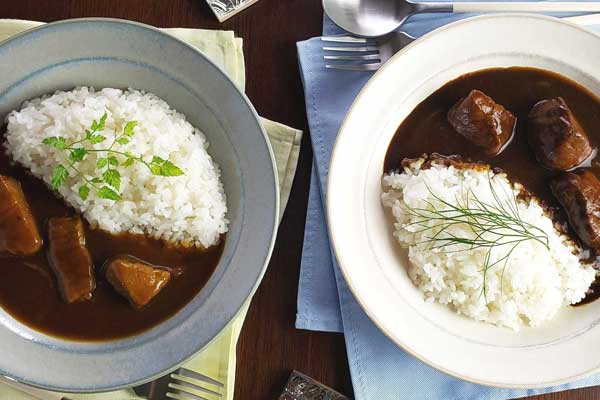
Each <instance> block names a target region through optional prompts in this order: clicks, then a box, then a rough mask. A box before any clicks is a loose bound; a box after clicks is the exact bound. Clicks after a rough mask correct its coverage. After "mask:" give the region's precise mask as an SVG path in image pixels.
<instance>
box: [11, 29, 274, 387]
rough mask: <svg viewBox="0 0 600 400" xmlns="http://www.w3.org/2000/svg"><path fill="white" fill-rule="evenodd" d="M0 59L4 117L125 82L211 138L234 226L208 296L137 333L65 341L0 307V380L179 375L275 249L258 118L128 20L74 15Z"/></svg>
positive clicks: (187, 58)
mask: <svg viewBox="0 0 600 400" xmlns="http://www.w3.org/2000/svg"><path fill="white" fill-rule="evenodd" d="M0 64H1V65H2V66H3V68H2V74H1V75H0V117H2V119H4V117H5V116H6V114H7V113H8V112H10V111H11V110H13V109H15V108H19V107H20V105H21V103H22V102H23V101H25V100H28V99H31V98H34V97H39V96H40V95H43V94H48V93H52V92H54V91H55V90H59V89H60V90H69V89H72V88H74V87H75V86H82V85H85V86H93V87H96V88H102V87H117V88H127V87H132V88H136V89H141V90H145V91H149V92H152V93H155V94H156V95H158V96H159V97H161V98H163V99H164V100H165V101H167V103H169V104H170V105H171V106H172V107H174V108H175V109H177V110H178V111H180V112H181V113H183V114H184V115H185V116H186V117H187V119H188V120H189V121H190V122H191V123H192V124H193V125H194V126H196V127H198V128H199V129H200V130H202V131H203V132H204V133H205V134H206V136H207V137H208V140H209V141H210V144H211V147H210V152H211V155H212V156H213V158H214V159H215V161H216V162H217V163H218V164H219V165H220V166H221V169H222V180H223V183H224V185H225V192H226V194H227V206H228V210H229V211H228V218H229V220H230V221H231V222H230V230H229V233H228V236H227V239H226V244H225V249H224V253H223V256H222V258H221V261H220V263H219V265H218V266H217V269H216V271H215V273H214V274H213V276H212V277H211V279H210V280H209V281H208V283H207V285H206V286H205V287H204V289H202V290H201V291H200V292H199V294H198V295H197V296H196V297H195V298H194V299H193V300H192V301H191V302H190V303H189V304H188V305H187V306H186V307H184V308H183V309H182V310H181V311H179V312H178V313H177V314H175V315H174V316H173V317H172V318H170V319H168V320H167V321H165V322H163V323H162V324H160V325H158V326H156V327H155V328H153V329H151V330H149V331H147V332H145V333H143V334H140V335H138V336H133V337H130V338H126V339H123V340H117V341H111V342H95V343H84V342H73V341H67V340H62V339H57V338H54V337H50V336H47V335H45V334H43V333H40V332H37V331H35V330H33V329H30V328H28V327H27V326H25V325H22V324H21V323H19V322H18V321H16V320H14V319H13V318H12V317H11V316H10V315H9V314H7V313H6V312H4V311H1V310H0V354H1V355H2V356H1V357H0V374H2V375H6V376H9V377H11V378H14V379H17V380H19V381H21V382H24V383H27V384H30V385H33V386H37V387H42V388H46V389H50V390H57V391H66V392H96V391H107V390H112V389H117V388H122V387H126V386H132V385H134V384H139V383H142V382H145V381H148V380H151V379H153V378H155V377H157V376H159V375H161V374H162V373H165V372H167V371H169V370H171V369H174V368H175V367H177V366H178V365H180V364H182V363H183V362H184V361H186V360H187V359H188V358H190V357H191V356H193V355H194V354H195V353H197V352H199V351H200V350H202V349H203V348H204V347H205V346H206V345H207V344H208V343H209V342H210V341H211V340H212V339H213V338H215V337H216V336H217V335H218V334H219V332H221V331H222V330H223V329H224V328H225V327H226V326H227V324H228V323H229V322H230V321H231V320H232V319H233V318H234V317H235V315H236V314H237V312H238V311H239V310H240V308H241V307H242V305H243V304H244V302H245V301H246V300H247V299H248V298H249V297H250V296H251V295H252V294H253V292H254V290H255V289H256V287H257V286H258V284H259V282H260V280H261V278H262V276H263V273H264V271H265V268H266V265H267V263H268V260H269V257H270V254H271V251H272V248H273V242H274V237H275V233H276V225H277V218H278V215H279V194H278V185H277V174H276V170H275V164H274V162H273V154H272V151H271V148H270V145H269V142H268V139H267V137H266V136H265V133H264V131H263V129H262V127H261V124H260V122H259V119H258V115H257V113H256V111H255V110H254V108H253V107H252V105H251V104H250V102H249V101H248V99H247V98H246V96H245V95H244V94H243V93H241V92H240V91H239V90H238V89H237V88H236V86H235V85H234V83H233V82H232V81H231V80H230V79H229V78H228V77H227V76H226V75H225V74H224V73H223V71H221V70H220V69H219V68H218V67H217V66H215V65H214V64H213V63H212V62H211V61H209V60H208V59H207V58H206V56H204V55H203V54H202V53H200V52H199V51H197V50H196V49H194V48H193V47H191V46H189V45H187V44H186V43H184V42H182V41H180V40H178V39H175V38H173V37H172V36H170V35H168V34H165V33H163V32H161V31H159V30H157V29H155V28H152V27H149V26H146V25H142V24H138V23H133V22H128V21H121V20H112V19H78V20H69V21H62V22H57V23H52V24H48V25H44V26H41V27H39V28H35V29H32V30H29V31H27V32H24V33H22V34H20V35H17V36H15V37H13V38H11V39H9V40H7V41H5V42H3V43H1V44H0ZM56 318H60V315H57V316H56ZM90 318H93V315H91V316H90Z"/></svg>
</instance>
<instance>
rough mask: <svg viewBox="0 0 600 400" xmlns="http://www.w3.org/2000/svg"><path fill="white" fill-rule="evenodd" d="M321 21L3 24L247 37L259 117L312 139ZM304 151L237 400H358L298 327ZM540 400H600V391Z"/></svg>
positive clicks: (301, 7)
mask: <svg viewBox="0 0 600 400" xmlns="http://www.w3.org/2000/svg"><path fill="white" fill-rule="evenodd" d="M322 15H323V10H322V8H321V1H320V0H260V1H259V3H258V4H256V5H254V6H252V7H251V8H249V9H248V10H246V11H243V12H242V13H241V14H239V15H237V16H235V17H233V18H232V19H230V20H229V21H227V22H225V23H224V24H219V23H218V22H217V21H216V19H215V18H214V17H213V15H212V14H211V12H210V10H209V8H208V6H207V5H206V4H205V3H204V0H1V1H0V18H19V19H30V20H37V21H47V22H49V21H56V20H60V19H66V18H78V17H92V16H95V17H114V18H126V19H131V20H135V21H139V22H144V23H147V24H152V25H155V26H159V27H187V28H209V29H229V30H234V31H235V33H236V34H237V35H238V36H240V37H242V38H244V52H245V56H246V65H247V74H248V79H247V82H248V84H247V93H248V95H249V96H250V99H251V100H252V101H253V103H254V105H255V106H256V108H257V110H258V112H259V113H260V114H261V115H262V116H264V117H267V118H270V119H273V120H275V121H279V122H282V123H285V124H288V125H290V126H293V127H295V128H300V129H303V130H304V131H305V132H306V131H307V123H306V114H305V111H304V99H303V93H302V85H301V83H300V78H299V74H298V65H297V59H296V46H295V43H296V42H297V41H299V40H303V39H307V38H310V37H313V36H317V35H319V33H320V31H321V22H322ZM302 146H303V148H302V153H301V157H300V163H299V166H298V173H297V176H296V181H295V184H294V189H293V191H292V195H291V198H290V202H289V204H288V208H287V211H286V213H285V217H284V220H283V223H282V224H281V227H280V230H279V237H278V242H277V246H276V248H275V252H274V253H273V258H272V260H271V264H270V266H269V270H268V272H267V274H266V276H265V278H264V280H263V282H262V284H261V286H260V288H259V290H258V293H257V294H256V296H255V297H254V300H253V302H252V306H251V308H250V312H249V314H248V318H247V320H246V323H245V325H244V329H243V331H242V336H241V338H240V342H239V347H238V368H237V381H236V390H235V393H236V394H235V398H236V399H239V400H255V399H265V400H273V399H276V398H277V397H278V395H279V393H280V392H281V390H282V388H283V386H284V384H285V381H286V380H287V378H288V376H289V374H290V372H291V371H292V370H293V369H297V370H300V371H302V372H304V373H306V374H308V375H310V376H312V377H314V378H316V379H318V380H320V381H321V382H323V383H325V384H327V385H329V386H331V387H333V388H335V389H337V390H339V391H340V392H342V393H345V394H348V395H351V394H352V385H351V382H350V374H349V370H348V363H347V359H346V352H345V346H344V339H343V336H342V335H341V334H330V333H319V332H309V331H300V330H296V329H295V328H294V319H295V315H296V295H297V287H298V274H299V270H300V254H301V250H302V240H303V236H304V218H305V215H306V203H307V195H308V184H309V176H310V166H311V158H312V152H311V149H310V141H309V137H308V135H305V137H304V141H303V143H302ZM399 396H401V394H399ZM398 398H400V397H398ZM535 399H536V400H542V399H543V400H567V399H569V400H572V399H589V400H591V399H600V387H598V388H588V389H582V390H575V391H570V392H563V393H557V394H551V395H546V396H539V397H536V398H535ZM374 400H384V399H374Z"/></svg>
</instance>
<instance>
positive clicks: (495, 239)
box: [404, 178, 550, 302]
mask: <svg viewBox="0 0 600 400" xmlns="http://www.w3.org/2000/svg"><path fill="white" fill-rule="evenodd" d="M489 185H490V191H491V194H492V200H491V202H485V201H482V200H480V199H479V198H478V197H477V196H476V195H475V193H474V192H473V190H472V189H469V190H467V191H462V190H461V195H460V196H456V197H455V203H451V202H449V201H446V200H444V199H442V198H441V197H440V196H438V195H436V194H435V193H433V191H432V190H431V188H430V187H429V186H427V189H428V191H429V193H430V195H431V196H432V197H433V201H427V202H426V205H427V207H426V208H413V207H409V206H406V205H405V207H404V211H405V212H406V213H407V214H408V215H410V216H412V217H413V218H415V220H414V221H413V222H410V223H408V224H405V225H404V227H409V226H416V227H418V229H417V231H415V232H414V233H425V234H428V236H426V240H424V241H422V242H420V243H418V244H426V245H427V246H428V247H429V248H430V249H441V250H442V251H443V252H447V253H452V252H463V251H472V250H475V249H487V250H486V252H485V256H484V259H483V265H482V269H481V272H482V273H483V288H482V294H483V295H484V296H486V282H487V272H488V271H489V270H490V269H491V268H493V267H496V266H499V265H502V268H503V270H502V274H501V282H500V285H501V290H502V281H503V278H504V271H505V270H506V266H507V263H508V260H509V258H510V256H511V255H512V253H513V252H514V250H515V249H516V248H517V247H518V246H519V245H520V244H521V243H523V242H525V241H529V240H534V241H537V242H539V243H540V244H542V245H543V246H544V247H546V248H547V249H549V246H550V245H549V241H548V235H547V234H546V232H544V231H543V230H542V229H540V228H539V227H537V226H535V225H533V224H530V223H528V222H526V221H524V220H523V219H522V218H521V216H520V215H519V207H518V203H517V197H516V196H515V194H514V193H512V192H511V193H506V191H505V190H504V188H503V192H504V200H503V199H502V198H501V196H500V195H499V193H498V192H497V191H496V188H494V185H493V184H492V180H491V178H490V180H489ZM432 221H433V222H434V223H433V224H432V223H431V222H432ZM457 225H462V226H465V227H467V232H468V234H465V235H464V236H463V235H456V234H455V233H453V232H452V231H451V230H450V228H452V227H454V226H457ZM451 246H454V247H451ZM498 247H505V248H506V251H505V253H504V254H503V256H502V257H500V258H499V259H498V260H495V261H493V260H492V249H494V248H498ZM486 302H487V296H486Z"/></svg>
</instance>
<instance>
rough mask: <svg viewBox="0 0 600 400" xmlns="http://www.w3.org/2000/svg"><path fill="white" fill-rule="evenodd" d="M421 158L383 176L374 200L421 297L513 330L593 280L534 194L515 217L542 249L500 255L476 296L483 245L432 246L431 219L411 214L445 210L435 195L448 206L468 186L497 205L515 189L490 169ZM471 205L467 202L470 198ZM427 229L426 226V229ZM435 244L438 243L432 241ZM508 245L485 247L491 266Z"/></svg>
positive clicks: (464, 232)
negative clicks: (386, 216) (390, 219)
mask: <svg viewBox="0 0 600 400" xmlns="http://www.w3.org/2000/svg"><path fill="white" fill-rule="evenodd" d="M423 161H424V160H423V159H420V160H419V161H415V162H413V163H412V164H411V166H410V167H408V168H405V171H404V173H389V174H386V175H384V177H383V194H382V201H383V204H384V206H386V207H389V208H390V209H391V211H392V213H393V216H394V219H395V223H394V233H393V234H394V237H395V238H396V239H397V240H398V241H399V242H400V244H401V245H402V246H404V247H407V248H408V256H409V260H410V267H409V271H408V273H409V276H410V278H411V279H412V281H413V282H414V284H415V285H416V286H417V287H418V288H419V289H420V290H421V291H422V292H423V293H424V296H425V299H426V300H427V301H431V302H433V301H438V302H439V303H442V304H447V305H449V306H450V307H451V308H452V309H454V310H455V311H456V312H458V313H460V314H464V315H466V316H468V317H471V318H473V319H475V320H478V321H485V322H489V323H492V324H496V325H502V326H506V327H510V328H513V329H515V330H518V329H519V328H521V327H522V326H526V325H530V326H537V325H539V324H540V323H542V322H543V321H546V320H549V319H551V318H552V317H553V316H554V315H555V314H556V312H557V311H558V310H559V309H560V308H561V307H563V306H565V305H568V304H573V303H576V302H578V301H580V300H581V299H582V298H583V297H584V296H585V293H586V291H587V290H588V289H589V287H590V284H591V283H592V282H593V280H594V277H595V270H594V269H593V268H592V267H591V266H589V265H585V264H581V263H580V259H579V256H578V255H577V254H578V252H579V248H577V247H575V245H574V244H573V243H572V242H571V241H570V240H568V239H567V238H566V237H565V236H564V235H561V234H560V233H559V232H557V231H556V229H555V228H554V225H553V221H552V220H551V218H549V217H548V216H547V215H546V213H545V211H544V208H543V207H542V206H541V205H540V203H539V202H538V201H537V200H536V199H531V200H524V199H521V198H518V200H517V204H518V212H519V215H520V217H521V219H522V220H523V221H525V222H527V223H530V224H533V225H535V226H537V227H538V228H540V229H541V230H542V231H543V232H545V233H546V234H547V237H548V241H549V249H548V248H546V247H545V246H544V245H542V244H541V243H539V242H537V241H535V240H527V241H523V242H521V243H520V244H519V245H518V246H517V247H516V248H515V250H514V251H513V252H512V253H511V255H510V257H508V262H507V264H506V268H503V266H501V265H500V264H498V265H497V266H494V267H492V268H490V269H488V272H487V274H486V291H485V295H483V281H484V276H483V272H482V267H483V265H484V260H485V256H486V253H487V249H486V248H475V249H471V250H467V249H466V245H460V244H453V245H451V246H450V247H447V248H445V249H441V248H439V247H438V248H433V247H435V246H432V245H431V243H430V242H427V241H428V238H431V237H432V232H435V231H436V229H438V228H435V227H434V226H435V225H436V224H439V221H434V220H431V219H428V220H427V221H426V222H425V229H424V227H423V226H417V225H416V224H412V225H411V223H414V222H416V221H420V222H421V223H422V222H423V218H419V217H417V216H415V215H411V213H410V212H407V210H409V209H412V210H415V209H417V208H422V209H428V210H431V209H432V208H433V207H435V209H437V210H447V209H448V206H446V205H444V204H443V203H442V202H440V200H437V199H436V197H437V198H439V199H442V200H443V201H446V202H449V203H450V204H457V201H458V202H461V203H462V204H464V200H465V196H472V195H468V194H467V193H468V191H469V189H470V190H472V193H473V194H474V195H475V196H477V198H478V199H479V200H481V201H482V202H487V203H489V204H494V198H493V192H492V190H491V189H490V182H491V184H492V187H493V188H494V191H495V192H496V194H497V195H498V196H499V198H500V201H501V202H505V203H504V204H508V203H506V202H508V201H511V199H512V201H513V203H512V204H514V199H515V197H513V196H516V195H518V194H519V193H520V192H521V191H522V190H523V188H522V186H520V185H518V184H516V185H513V184H511V183H510V181H509V180H508V179H507V177H506V175H505V174H495V173H494V172H492V171H491V170H490V169H489V168H488V167H484V168H472V169H468V168H467V169H463V168H456V167H454V166H448V165H444V164H442V163H435V162H434V163H433V165H432V166H431V167H430V168H428V169H426V168H423V169H421V168H420V166H421V165H422V163H423ZM470 204H471V205H470V207H473V205H472V204H473V203H470ZM430 228H432V229H430ZM449 235H455V236H456V237H467V238H473V232H472V231H471V230H470V229H469V227H468V226H467V225H466V224H464V223H461V224H457V225H454V226H451V227H449V228H448V229H447V231H446V233H444V234H442V236H440V237H450V236H449ZM438 243H439V242H438ZM510 247H511V246H509V245H503V246H496V247H493V248H492V250H491V252H490V259H491V261H492V263H493V262H494V261H496V260H499V259H501V258H502V257H504V256H505V255H507V253H508V251H509V249H510Z"/></svg>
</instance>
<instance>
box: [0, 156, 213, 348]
mask: <svg viewBox="0 0 600 400" xmlns="http://www.w3.org/2000/svg"><path fill="white" fill-rule="evenodd" d="M0 174H2V175H8V176H12V177H14V178H15V179H17V180H18V181H19V182H20V183H21V186H22V188H23V191H24V193H25V196H26V198H27V200H28V201H29V204H30V207H31V210H32V212H33V214H34V216H35V218H36V221H37V222H38V225H39V226H40V231H41V232H43V233H45V229H43V227H44V223H45V221H46V220H48V219H49V218H50V217H54V216H70V215H75V214H76V212H75V211H74V210H73V209H72V208H70V207H68V206H67V205H66V204H65V203H64V201H63V200H60V199H59V198H57V197H56V196H55V195H54V193H53V192H52V191H51V190H50V189H49V188H47V186H46V185H45V184H44V183H43V182H42V181H41V180H39V179H37V178H34V177H32V176H31V175H30V174H28V172H27V171H26V170H25V169H24V168H21V167H18V166H14V165H11V162H10V159H9V157H8V156H7V155H5V154H4V151H2V152H1V154H0ZM85 230H86V244H87V247H88V249H89V251H90V253H91V255H92V258H93V260H94V265H95V270H96V279H97V287H96V290H95V292H94V295H93V298H92V299H91V300H89V301H81V302H77V303H73V304H67V303H65V302H63V300H62V299H61V297H60V294H59V291H58V288H57V283H56V280H55V278H54V275H53V273H52V270H51V269H50V267H49V265H48V261H47V259H46V253H45V250H43V251H41V252H38V253H37V254H35V255H33V256H26V257H14V256H6V255H0V306H2V308H3V309H4V310H5V311H7V312H8V313H9V314H10V315H11V316H13V317H14V318H15V319H17V320H18V321H20V322H22V323H23V324H25V325H27V326H29V327H31V328H33V329H36V330H38V331H41V332H43V333H46V334H49V335H53V336H58V337H62V338H66V339H71V340H83V341H98V340H114V339H119V338H123V337H127V336H131V335H134V334H139V333H141V332H143V331H145V330H148V329H150V328H152V327H154V326H156V325H157V324H159V323H161V322H162V321H164V320H166V319H167V318H169V317H171V316H172V315H174V314H175V313H177V311H179V310H180V309H181V308H182V307H184V306H185V305H186V304H187V303H188V302H189V301H190V300H192V298H194V296H196V294H197V293H198V292H199V291H200V290H201V289H202V287H203V286H204V285H205V284H206V282H207V281H208V279H209V278H210V276H211V275H212V273H213V272H214V270H215V268H216V266H217V264H218V263H219V260H220V258H221V254H222V252H223V247H224V242H225V237H224V236H223V237H222V238H221V241H220V244H219V245H217V246H213V247H211V248H209V249H207V250H201V249H197V248H183V247H180V246H174V245H170V244H167V243H165V242H164V241H161V240H156V239H151V238H147V237H145V236H144V235H134V234H120V235H111V234H110V233H107V232H104V231H101V230H98V229H91V228H90V227H89V225H88V224H87V223H85ZM121 254H128V255H132V256H135V257H137V258H140V259H142V260H144V261H146V262H149V263H152V264H155V265H159V266H165V267H172V268H178V269H180V270H181V271H180V273H178V274H174V275H173V277H172V279H171V281H170V282H169V284H167V286H166V287H165V288H164V289H163V290H162V291H161V293H159V295H158V296H157V297H156V298H155V299H153V300H152V302H151V303H150V304H148V305H147V306H146V307H144V308H143V309H142V310H136V309H134V308H132V307H131V306H130V305H129V303H128V302H127V300H126V299H125V298H124V297H122V296H120V295H119V294H118V293H116V292H115V290H114V289H113V288H112V287H111V285H110V284H109V283H108V282H107V281H106V280H105V279H104V276H103V273H102V271H101V269H102V265H103V264H104V262H105V261H106V260H108V259H109V258H111V257H114V256H116V255H121ZM175 275H177V276H175Z"/></svg>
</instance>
